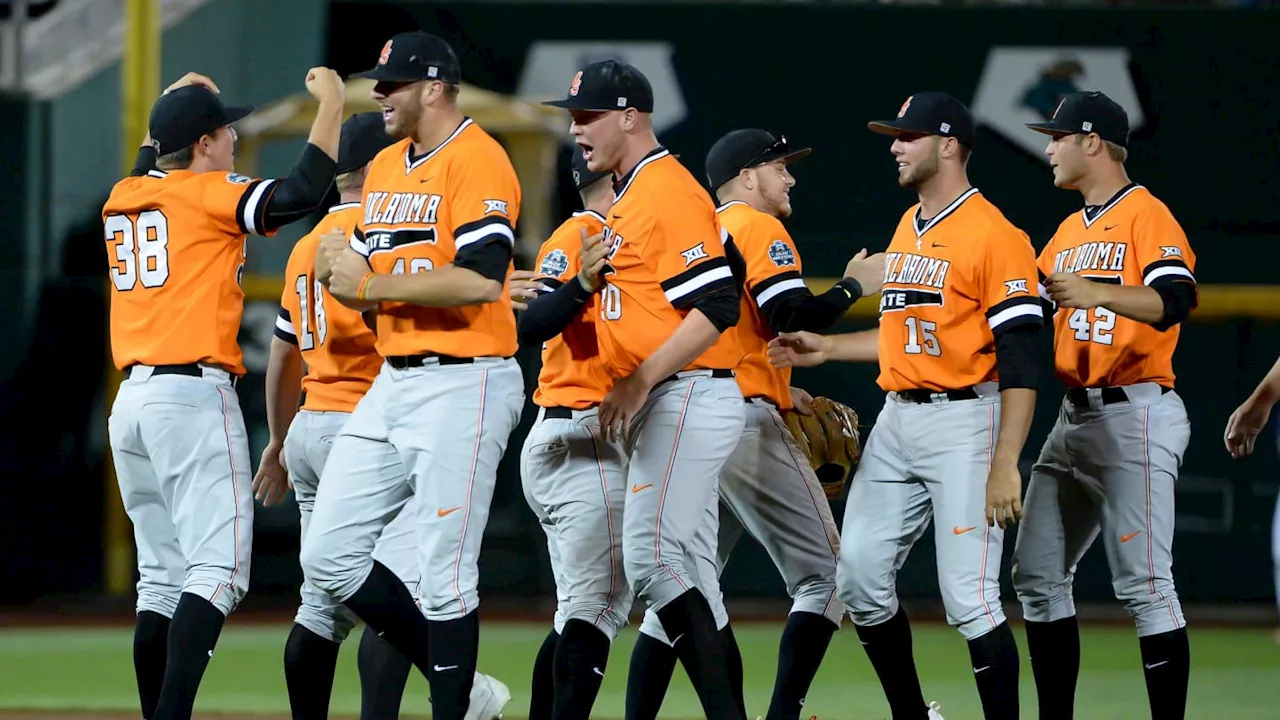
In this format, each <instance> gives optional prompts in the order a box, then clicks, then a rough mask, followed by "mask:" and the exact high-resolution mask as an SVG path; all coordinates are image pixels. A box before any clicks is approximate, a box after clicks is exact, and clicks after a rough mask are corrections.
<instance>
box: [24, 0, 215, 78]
mask: <svg viewBox="0 0 1280 720" xmlns="http://www.w3.org/2000/svg"><path fill="white" fill-rule="evenodd" d="M29 1H30V0H11V1H10V3H9V4H10V7H11V10H12V12H11V18H10V20H8V21H7V22H4V23H2V24H0V38H2V40H0V47H3V48H4V52H3V54H2V57H0V88H3V89H5V90H8V91H10V92H26V93H30V94H31V95H32V96H34V97H36V98H39V99H42V100H47V99H50V98H55V97H58V96H59V95H62V94H63V93H65V92H67V91H68V90H71V89H72V88H75V87H76V86H77V85H79V84H80V83H82V82H84V81H85V80H87V79H89V78H90V77H92V76H93V75H94V74H95V73H97V72H99V71H100V70H102V69H103V68H106V67H108V66H110V65H111V64H113V63H115V62H118V61H119V60H120V57H121V55H122V53H123V43H124V0H61V2H59V3H58V5H57V6H56V7H55V8H54V9H53V10H51V11H49V12H48V13H46V14H45V15H43V16H41V17H39V18H36V19H34V20H24V19H23V17H22V15H23V14H22V13H20V12H18V11H19V10H20V9H21V8H22V6H23V5H26V4H27V3H28V2H29ZM207 2H209V0H161V2H160V27H161V29H162V31H163V30H166V29H168V28H170V27H172V26H173V25H174V24H175V23H178V22H180V21H181V20H182V19H183V18H185V17H187V16H188V15H190V14H191V13H192V12H193V11H195V10H197V9H198V8H200V7H201V6H202V5H204V4H206V3H207ZM19 38H21V41H20V42H19Z"/></svg>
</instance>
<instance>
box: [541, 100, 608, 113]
mask: <svg viewBox="0 0 1280 720" xmlns="http://www.w3.org/2000/svg"><path fill="white" fill-rule="evenodd" d="M542 104H543V105H547V106H549V107H558V108H562V109H564V110H585V111H587V112H606V111H609V110H617V109H618V108H601V107H592V106H591V104H590V103H585V102H583V101H581V100H579V99H578V98H572V97H570V98H565V99H563V100H546V101H543V103H542Z"/></svg>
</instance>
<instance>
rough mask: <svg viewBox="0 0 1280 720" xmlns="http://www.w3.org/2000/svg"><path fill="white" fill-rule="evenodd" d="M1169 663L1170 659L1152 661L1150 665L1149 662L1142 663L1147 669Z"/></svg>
mask: <svg viewBox="0 0 1280 720" xmlns="http://www.w3.org/2000/svg"><path fill="white" fill-rule="evenodd" d="M1168 664H1169V661H1168V660H1161V661H1160V662H1158V663H1151V664H1150V665H1148V664H1146V663H1142V667H1144V668H1146V669H1148V670H1154V669H1155V668H1158V667H1160V666H1161V665H1168Z"/></svg>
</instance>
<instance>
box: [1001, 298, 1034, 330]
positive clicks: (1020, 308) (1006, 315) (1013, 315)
mask: <svg viewBox="0 0 1280 720" xmlns="http://www.w3.org/2000/svg"><path fill="white" fill-rule="evenodd" d="M1023 316H1027V317H1033V318H1036V319H1037V320H1040V319H1043V318H1044V310H1043V309H1042V308H1041V307H1040V305H1039V303H1035V304H1028V303H1019V304H1017V305H1014V306H1013V307H1010V308H1005V309H1004V310H1001V311H1000V312H998V313H996V314H995V315H992V316H991V317H989V318H987V323H988V324H990V325H991V329H992V330H995V329H996V328H998V327H1000V326H1001V325H1003V324H1005V323H1007V322H1009V321H1010V320H1014V319H1017V318H1020V317H1023Z"/></svg>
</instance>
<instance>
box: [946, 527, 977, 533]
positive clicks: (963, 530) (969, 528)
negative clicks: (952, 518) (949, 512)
mask: <svg viewBox="0 0 1280 720" xmlns="http://www.w3.org/2000/svg"><path fill="white" fill-rule="evenodd" d="M977 528H978V526H977V525H974V526H972V527H967V528H962V527H960V526H959V525H956V526H955V527H953V528H951V532H953V533H955V534H957V535H963V534H965V533H967V532H969V531H970V530H976V529H977Z"/></svg>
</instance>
